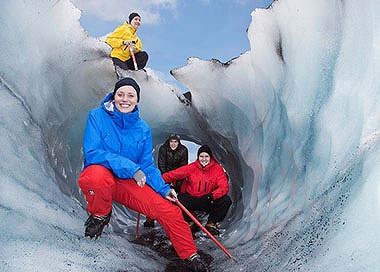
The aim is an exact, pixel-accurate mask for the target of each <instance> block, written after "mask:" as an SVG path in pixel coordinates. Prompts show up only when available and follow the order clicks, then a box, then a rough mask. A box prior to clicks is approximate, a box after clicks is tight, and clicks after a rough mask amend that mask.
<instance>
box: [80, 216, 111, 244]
mask: <svg viewBox="0 0 380 272" xmlns="http://www.w3.org/2000/svg"><path fill="white" fill-rule="evenodd" d="M111 213H112V211H111V212H110V213H109V214H107V215H105V216H97V215H92V214H91V215H90V216H89V217H88V219H87V220H86V223H84V225H85V226H86V230H85V232H84V236H90V238H94V237H95V239H97V238H98V237H99V236H100V235H102V232H103V228H104V227H105V226H107V225H108V223H109V222H110V220H111Z"/></svg>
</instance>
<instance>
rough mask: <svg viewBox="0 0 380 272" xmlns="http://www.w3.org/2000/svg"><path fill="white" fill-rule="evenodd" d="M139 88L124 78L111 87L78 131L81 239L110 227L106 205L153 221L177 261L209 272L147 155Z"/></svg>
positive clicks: (170, 192)
mask: <svg viewBox="0 0 380 272" xmlns="http://www.w3.org/2000/svg"><path fill="white" fill-rule="evenodd" d="M139 100H140V87H139V85H138V84H137V82H136V81H135V80H134V79H132V78H129V77H126V78H123V79H121V80H119V81H118V82H117V83H116V84H115V88H114V91H113V93H109V94H108V95H107V96H106V97H105V98H104V99H103V101H102V103H101V106H100V107H98V108H96V109H94V110H92V111H90V113H89V115H88V119H87V124H86V128H85V132H84V144H83V153H84V169H83V171H82V172H81V173H80V175H79V179H78V183H79V186H80V188H81V190H82V192H83V194H84V196H85V198H86V201H87V208H86V209H87V211H88V212H89V213H90V216H89V217H88V219H87V221H86V223H85V227H86V228H85V236H89V237H90V238H98V237H99V236H100V235H101V234H102V231H103V228H104V227H105V226H106V225H107V224H108V223H109V222H110V219H111V212H112V201H115V202H118V203H120V204H122V205H124V206H126V207H128V208H130V209H132V210H134V211H136V212H140V213H143V214H146V215H148V216H149V217H150V218H153V219H155V220H157V222H159V223H160V224H161V225H162V226H163V228H164V230H165V232H166V233H167V235H168V237H169V239H170V241H171V243H172V245H173V247H174V249H175V251H176V252H177V254H178V256H179V258H180V259H182V260H185V261H186V262H187V263H188V265H189V266H190V268H191V269H192V270H193V271H206V272H207V271H209V268H208V266H207V264H206V263H205V262H204V261H203V260H202V259H201V258H200V256H199V254H198V253H197V247H196V245H195V243H194V240H193V237H192V233H191V231H190V228H189V226H188V224H187V223H186V222H185V221H184V219H183V216H182V213H181V210H180V208H179V207H177V206H176V205H174V204H173V203H172V202H175V201H176V197H177V194H176V192H175V190H174V189H171V188H170V186H169V185H168V184H165V182H164V181H163V179H162V177H161V173H160V171H159V170H158V169H157V167H156V166H155V164H154V160H153V156H152V148H153V146H152V135H151V130H150V127H149V126H148V124H147V123H146V122H145V121H144V120H142V119H141V118H140V117H139V108H138V106H137V104H138V102H139Z"/></svg>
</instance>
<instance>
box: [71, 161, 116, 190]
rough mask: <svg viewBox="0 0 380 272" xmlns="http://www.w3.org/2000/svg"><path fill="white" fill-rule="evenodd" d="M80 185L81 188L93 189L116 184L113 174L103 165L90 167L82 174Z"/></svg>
mask: <svg viewBox="0 0 380 272" xmlns="http://www.w3.org/2000/svg"><path fill="white" fill-rule="evenodd" d="M78 183H79V185H80V186H86V187H88V186H90V187H93V188H102V187H109V186H113V185H114V184H115V181H114V177H113V174H112V172H111V171H110V170H109V169H107V168H106V167H104V166H102V165H90V166H88V167H86V169H84V170H83V171H82V172H81V173H80V174H79V179H78Z"/></svg>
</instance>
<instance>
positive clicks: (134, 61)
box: [129, 46, 139, 71]
mask: <svg viewBox="0 0 380 272" xmlns="http://www.w3.org/2000/svg"><path fill="white" fill-rule="evenodd" d="M129 52H131V56H132V60H133V65H134V66H135V70H136V71H137V70H138V69H139V68H138V67H137V62H136V57H135V53H133V49H132V46H129Z"/></svg>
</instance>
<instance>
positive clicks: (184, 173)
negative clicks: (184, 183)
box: [162, 164, 191, 183]
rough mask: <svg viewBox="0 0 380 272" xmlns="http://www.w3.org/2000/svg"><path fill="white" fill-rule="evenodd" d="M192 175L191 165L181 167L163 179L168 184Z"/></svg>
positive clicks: (167, 173)
mask: <svg viewBox="0 0 380 272" xmlns="http://www.w3.org/2000/svg"><path fill="white" fill-rule="evenodd" d="M190 173H191V165H190V164H188V165H185V166H181V167H179V168H177V169H175V170H172V171H169V172H166V173H164V174H163V175H162V178H163V179H164V181H165V182H166V183H172V182H175V181H176V180H181V179H185V178H187V177H188V176H189V175H190Z"/></svg>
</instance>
